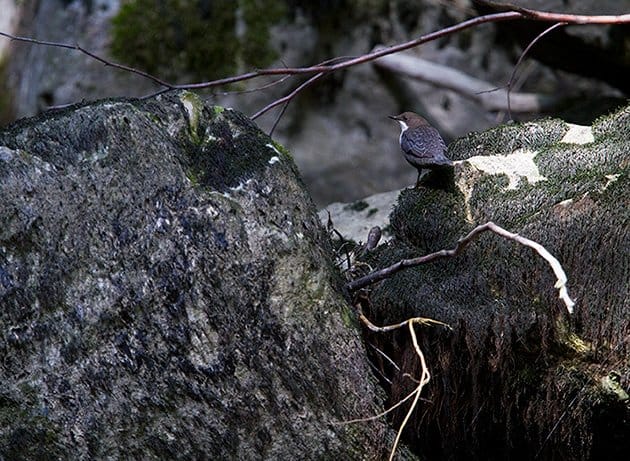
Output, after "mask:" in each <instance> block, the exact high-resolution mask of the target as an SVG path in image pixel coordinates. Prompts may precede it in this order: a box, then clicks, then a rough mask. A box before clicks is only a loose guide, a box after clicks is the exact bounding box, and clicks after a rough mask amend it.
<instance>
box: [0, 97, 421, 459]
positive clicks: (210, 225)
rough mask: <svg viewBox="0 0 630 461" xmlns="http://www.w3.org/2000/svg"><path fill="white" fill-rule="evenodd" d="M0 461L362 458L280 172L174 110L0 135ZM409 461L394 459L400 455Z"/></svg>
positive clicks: (372, 391) (211, 122) (309, 214)
mask: <svg viewBox="0 0 630 461" xmlns="http://www.w3.org/2000/svg"><path fill="white" fill-rule="evenodd" d="M0 197H2V200H0V305H1V306H2V308H1V309H0V355H1V356H2V362H1V363H0V382H2V388H1V389H0V459H6V460H17V459H295V458H302V459H333V458H337V459H382V457H383V456H385V453H386V452H387V450H388V449H389V447H390V445H391V439H392V436H391V433H390V432H389V430H388V429H387V427H386V423H385V422H384V421H383V420H379V421H367V422H363V423H361V424H355V425H352V424H351V425H347V424H335V423H339V422H340V421H344V420H347V419H352V418H357V417H358V418H361V417H366V416H370V415H373V414H376V413H378V412H379V410H380V404H379V398H378V392H377V390H376V388H375V385H374V382H373V379H372V378H371V377H370V371H369V367H368V365H367V361H366V359H365V357H364V353H363V346H362V343H361V341H360V339H359V337H358V330H357V329H356V324H355V320H354V313H353V312H352V311H351V310H349V306H348V304H347V303H346V301H345V300H344V298H343V297H342V296H341V295H340V291H339V290H338V288H339V280H338V279H337V276H336V275H335V272H334V271H333V270H332V265H331V262H330V260H329V257H330V251H329V249H328V246H327V245H328V243H327V240H326V238H325V234H324V233H323V230H322V227H321V225H320V223H319V221H318V219H317V216H316V214H315V212H314V208H313V204H312V202H311V199H310V197H309V196H308V194H307V193H306V191H305V189H304V187H303V185H302V183H301V181H300V180H299V178H298V176H297V174H296V168H295V166H294V164H293V162H292V159H291V157H290V155H289V154H288V153H287V152H286V151H284V149H283V148H282V147H281V146H280V145H278V144H276V143H274V142H273V141H272V140H271V139H270V138H269V137H267V136H266V135H264V134H263V133H262V132H260V131H259V130H258V129H257V128H256V127H255V126H254V125H253V124H252V123H251V122H250V121H249V120H248V119H246V118H245V117H243V116H242V115H241V114H239V113H238V112H235V111H232V110H223V109H222V108H220V107H213V106H207V105H204V104H203V103H202V102H201V101H200V100H199V98H198V97H196V96H195V95H193V94H190V93H177V94H171V95H168V96H161V97H158V98H155V99H148V100H145V101H136V100H124V99H118V100H104V101H100V102H97V103H94V104H88V105H79V106H75V107H71V108H68V109H63V110H59V111H52V112H49V113H46V114H45V115H43V116H39V117H37V118H34V119H25V120H22V121H20V122H18V123H16V124H14V125H12V126H10V127H9V128H7V129H5V130H2V131H0ZM403 457H404V458H409V457H410V455H409V454H406V455H403Z"/></svg>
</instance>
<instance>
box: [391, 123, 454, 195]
mask: <svg viewBox="0 0 630 461" xmlns="http://www.w3.org/2000/svg"><path fill="white" fill-rule="evenodd" d="M389 118H391V119H392V120H396V121H397V122H398V123H400V129H401V131H400V148H401V149H402V151H403V154H405V160H407V161H408V162H409V163H411V165H413V166H414V167H415V168H416V169H417V170H418V180H417V181H416V187H417V186H418V183H419V181H420V175H421V173H422V170H437V169H443V168H448V167H451V166H453V162H452V161H451V160H449V159H448V158H446V155H444V153H445V152H446V144H444V140H443V139H442V136H440V133H439V132H438V130H436V129H435V128H433V127H432V126H431V125H430V124H429V122H427V121H426V120H425V119H424V118H422V117H420V116H419V115H418V114H414V113H413V112H403V113H402V114H400V115H390V116H389Z"/></svg>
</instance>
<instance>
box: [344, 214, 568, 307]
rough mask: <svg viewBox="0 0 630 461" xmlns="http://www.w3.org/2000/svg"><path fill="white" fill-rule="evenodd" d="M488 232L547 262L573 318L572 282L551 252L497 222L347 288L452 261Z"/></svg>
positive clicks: (369, 276)
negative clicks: (423, 266) (431, 263)
mask: <svg viewBox="0 0 630 461" xmlns="http://www.w3.org/2000/svg"><path fill="white" fill-rule="evenodd" d="M488 231H490V232H494V233H495V234H497V235H500V236H501V237H504V238H506V239H509V240H513V241H515V242H517V243H519V244H521V245H524V246H527V247H529V248H532V249H533V250H534V251H536V253H538V254H539V255H540V256H541V257H542V258H543V259H544V260H545V261H547V263H548V264H549V266H550V267H551V269H552V270H553V272H554V274H555V276H556V279H557V281H556V284H555V285H554V288H556V289H557V290H558V292H559V298H560V299H561V300H562V301H563V302H564V304H565V306H566V308H567V311H568V312H569V314H572V313H573V306H574V305H575V302H574V301H573V300H572V299H571V298H570V296H569V292H568V290H567V287H566V283H567V280H568V279H567V276H566V274H565V272H564V269H563V268H562V265H561V264H560V262H559V261H558V260H557V259H556V258H555V257H554V256H553V255H552V254H551V253H549V251H547V249H546V248H545V247H544V246H542V245H541V244H540V243H538V242H534V241H533V240H530V239H528V238H525V237H523V236H520V235H518V234H514V233H512V232H508V231H507V230H505V229H503V228H502V227H501V226H497V225H496V224H494V223H493V222H487V223H485V224H481V225H479V226H477V227H475V228H474V229H473V230H472V231H470V232H469V233H468V235H466V236H465V237H463V238H461V239H459V240H458V242H457V244H456V245H455V247H454V248H452V249H450V250H440V251H436V252H434V253H430V254H428V255H424V256H420V257H418V258H411V259H403V260H401V261H398V262H397V263H395V264H392V265H391V266H387V267H385V268H383V269H379V270H377V271H374V272H371V273H369V274H367V275H365V276H363V277H360V278H358V279H356V280H353V281H351V282H349V283H348V284H347V285H346V287H347V288H348V290H350V291H357V290H360V289H361V288H365V287H367V286H368V285H371V284H373V283H376V282H379V281H381V280H384V279H386V278H389V277H391V276H392V275H394V274H395V273H397V272H400V271H401V270H403V269H405V268H408V267H415V266H419V265H421V264H426V263H429V262H431V261H435V260H437V259H442V258H450V257H453V256H457V255H459V254H460V253H461V252H462V251H464V249H465V248H466V247H467V246H468V245H469V244H470V243H471V242H472V241H473V240H474V239H475V238H477V237H478V236H479V235H480V234H482V233H484V232H488Z"/></svg>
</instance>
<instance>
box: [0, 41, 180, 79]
mask: <svg viewBox="0 0 630 461" xmlns="http://www.w3.org/2000/svg"><path fill="white" fill-rule="evenodd" d="M0 35H1V36H3V37H7V38H9V39H11V40H12V41H16V42H26V43H32V44H35V45H43V46H52V47H55V48H66V49H70V50H76V51H79V52H81V53H83V54H85V55H87V56H89V57H90V58H92V59H95V60H97V61H99V62H101V63H103V64H104V65H105V66H109V67H113V68H114V69H120V70H124V71H127V72H131V73H133V74H137V75H140V76H141V77H144V78H148V79H149V80H152V81H153V82H155V83H157V84H158V85H162V86H165V87H167V88H168V89H174V88H175V85H172V84H170V83H168V82H165V81H164V80H162V79H160V78H158V77H155V76H153V75H151V74H149V73H148V72H144V71H142V70H139V69H135V68H133V67H130V66H125V65H124V64H117V63H115V62H112V61H109V60H107V59H105V58H103V57H101V56H98V55H96V54H94V53H92V52H91V51H88V50H86V49H85V48H83V47H81V46H79V45H78V44H74V45H69V44H67V43H59V42H48V41H45V40H36V39H34V38H29V37H19V36H17V35H11V34H7V33H6V32H0Z"/></svg>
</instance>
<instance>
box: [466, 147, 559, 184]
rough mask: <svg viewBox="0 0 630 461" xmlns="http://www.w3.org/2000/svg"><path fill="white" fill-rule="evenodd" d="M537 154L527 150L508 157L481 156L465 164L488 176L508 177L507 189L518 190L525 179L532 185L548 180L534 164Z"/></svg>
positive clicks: (517, 151)
mask: <svg viewBox="0 0 630 461" xmlns="http://www.w3.org/2000/svg"><path fill="white" fill-rule="evenodd" d="M536 154H537V152H533V151H529V150H527V149H518V150H515V151H514V152H512V153H511V154H508V155H488V156H485V155H480V156H476V157H471V158H468V159H466V160H464V162H466V163H469V164H471V165H472V166H474V167H475V168H476V169H477V170H479V171H482V172H484V173H486V174H490V175H498V174H502V175H506V176H507V178H508V186H507V189H512V190H514V189H517V188H518V184H519V182H520V180H521V179H523V178H524V179H526V180H527V182H529V183H530V184H535V183H537V182H539V181H545V180H546V179H547V178H546V177H544V176H543V175H541V174H540V171H539V170H538V166H537V165H536V163H534V157H536Z"/></svg>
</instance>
